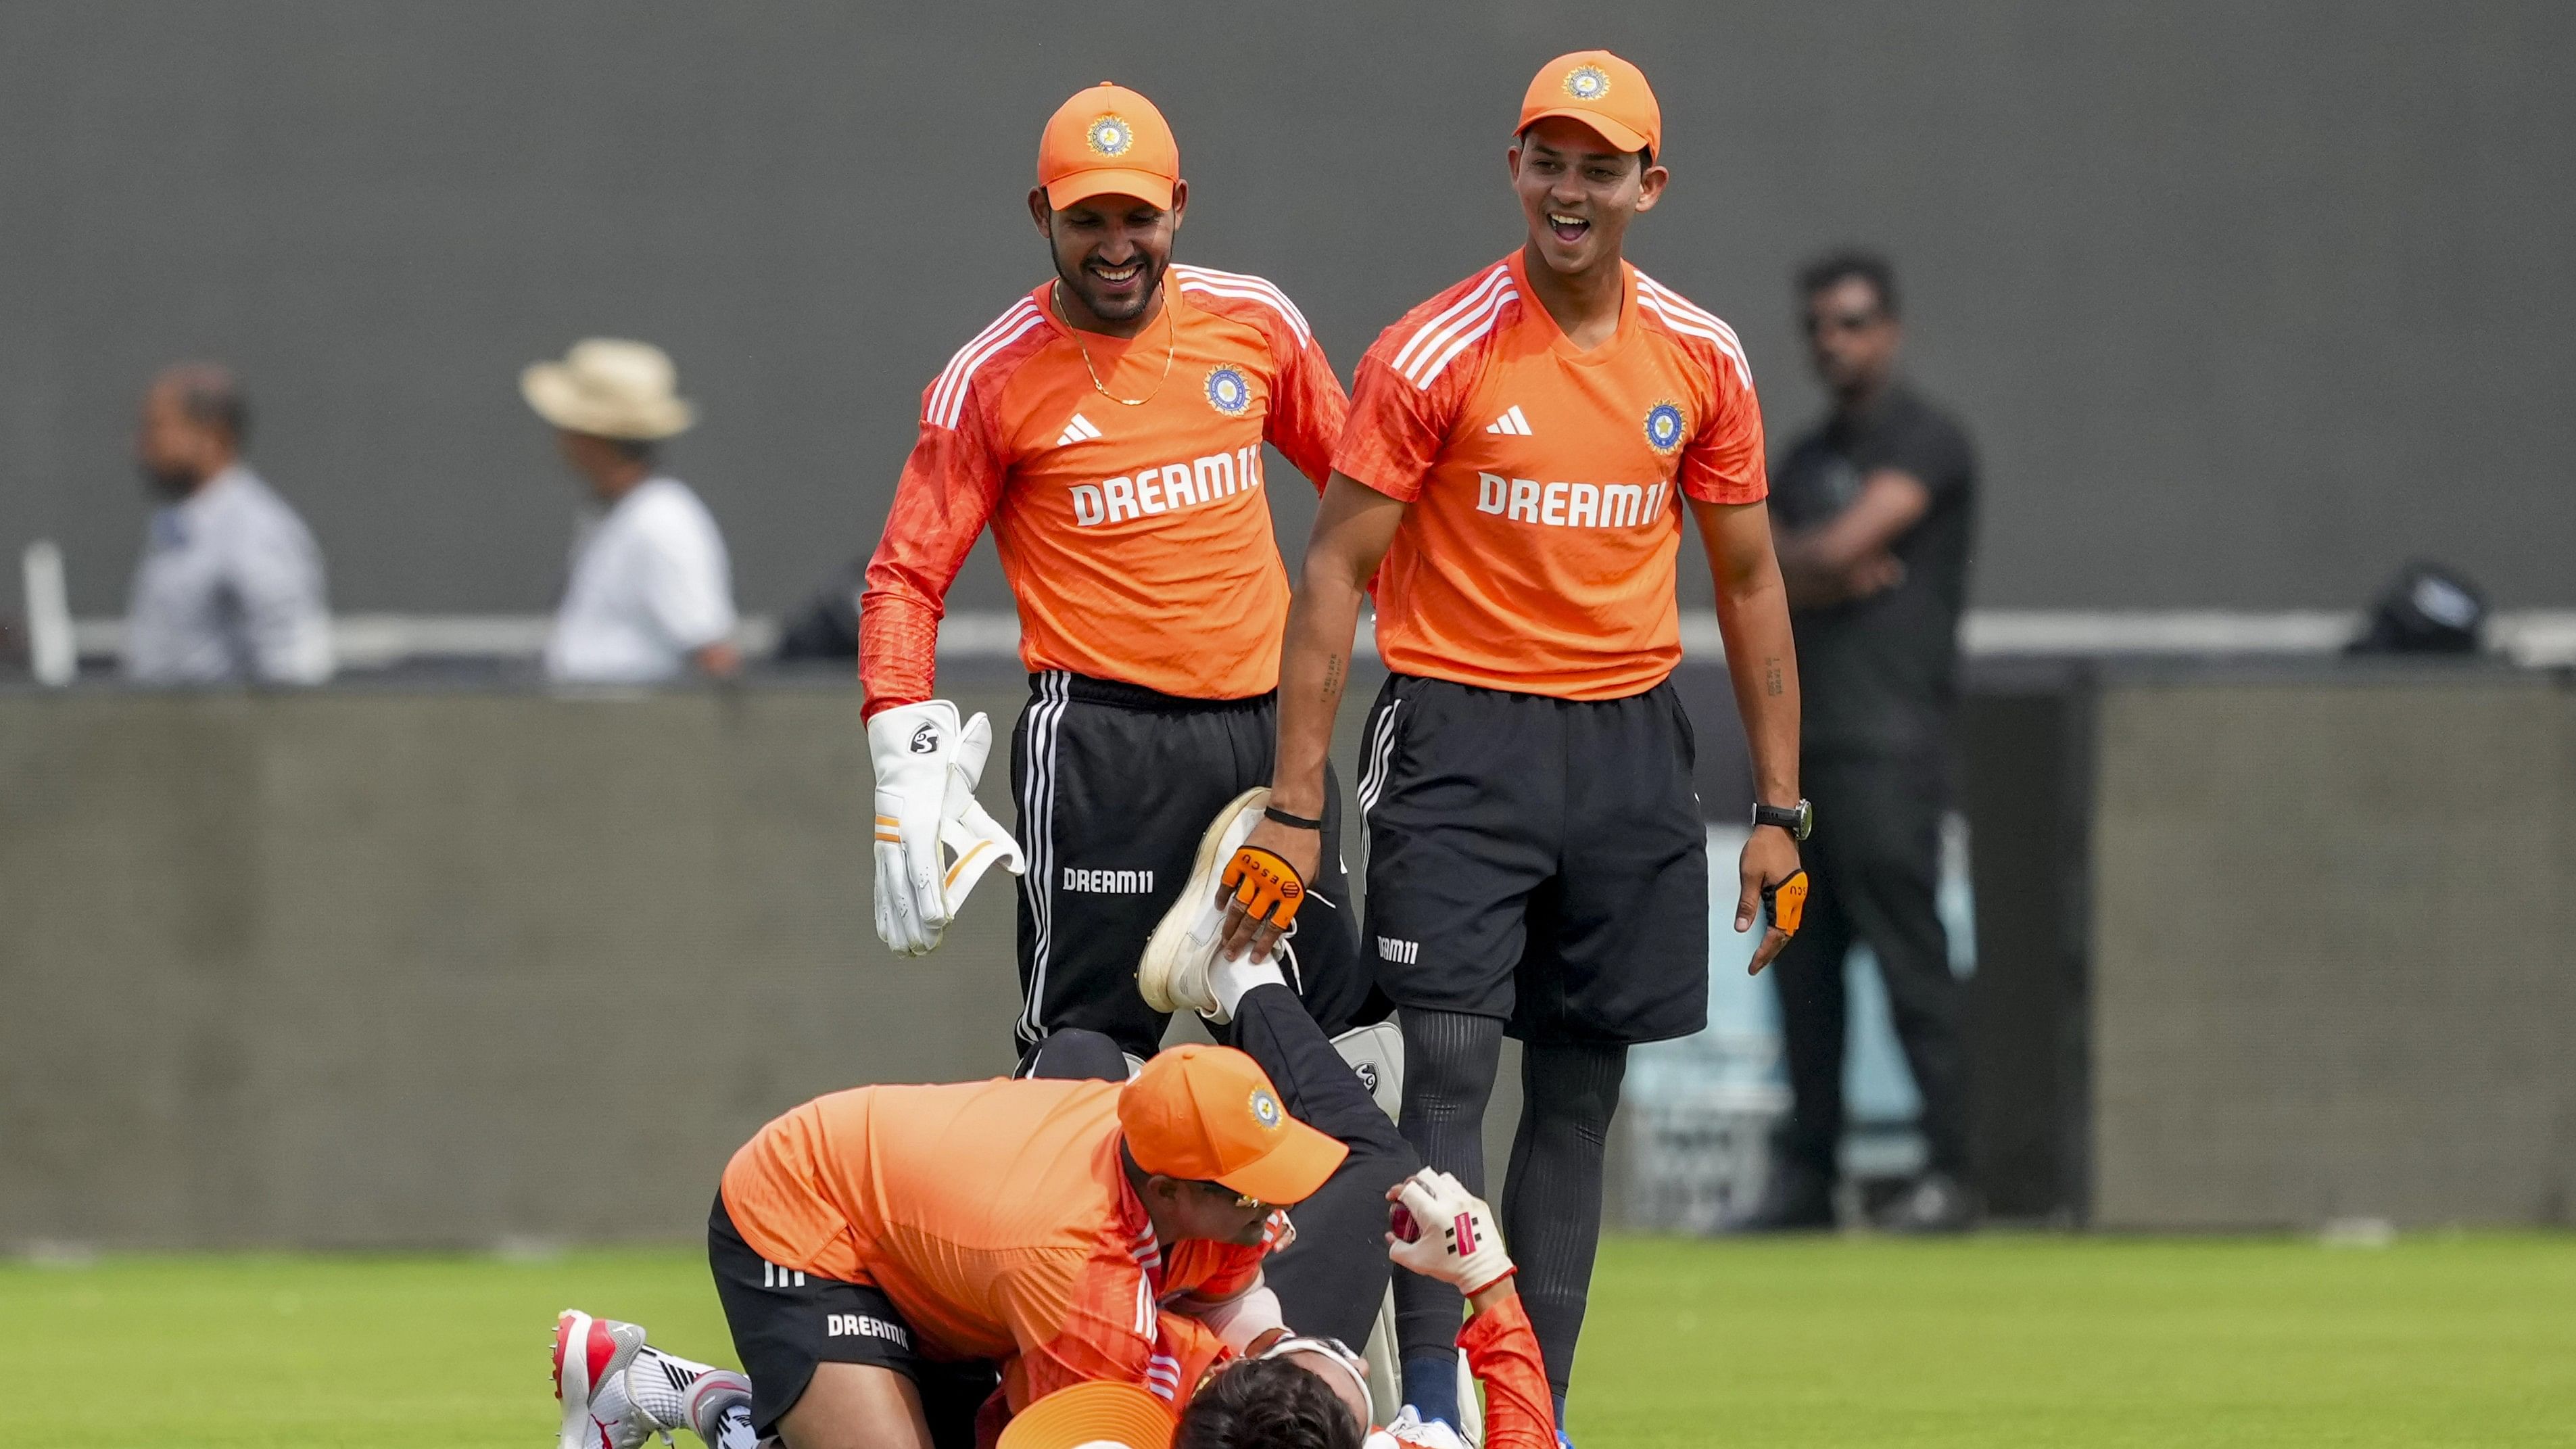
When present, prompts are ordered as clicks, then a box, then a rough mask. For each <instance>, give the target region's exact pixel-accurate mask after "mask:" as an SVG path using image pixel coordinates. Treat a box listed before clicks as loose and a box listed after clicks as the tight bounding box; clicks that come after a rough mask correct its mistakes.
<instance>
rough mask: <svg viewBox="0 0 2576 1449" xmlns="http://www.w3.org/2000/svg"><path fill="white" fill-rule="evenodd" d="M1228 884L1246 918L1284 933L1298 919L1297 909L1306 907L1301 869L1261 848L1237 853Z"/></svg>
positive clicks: (1229, 868)
mask: <svg viewBox="0 0 2576 1449" xmlns="http://www.w3.org/2000/svg"><path fill="white" fill-rule="evenodd" d="M1224 884H1225V889H1226V890H1227V891H1228V892H1230V893H1232V895H1233V896H1234V898H1235V900H1237V901H1238V902H1240V903H1242V906H1243V912H1244V914H1245V915H1247V916H1250V917H1251V918H1252V919H1254V920H1256V921H1267V922H1269V923H1270V924H1271V925H1274V926H1277V927H1279V928H1280V929H1282V930H1285V929H1287V926H1288V923H1289V922H1290V921H1293V920H1295V919H1296V918H1297V908H1298V907H1299V906H1301V905H1304V904H1305V903H1306V881H1305V878H1304V877H1303V876H1300V875H1298V874H1297V867H1295V866H1293V865H1290V864H1289V863H1288V862H1287V861H1285V860H1282V859H1281V858H1280V857H1279V856H1278V855H1277V854H1276V853H1274V852H1272V851H1267V850H1264V849H1262V848H1261V847H1260V846H1257V845H1247V846H1243V847H1242V848H1240V849H1238V850H1236V851H1235V853H1234V859H1233V860H1232V861H1231V862H1229V863H1228V864H1227V865H1226V868H1225V882H1224Z"/></svg>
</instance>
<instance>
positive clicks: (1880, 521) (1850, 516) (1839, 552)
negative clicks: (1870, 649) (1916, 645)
mask: <svg viewBox="0 0 2576 1449" xmlns="http://www.w3.org/2000/svg"><path fill="white" fill-rule="evenodd" d="M1931 507H1932V490H1931V489H1929V488H1926V487H1924V486H1923V482H1922V480H1921V479H1918V478H1916V477H1915V476H1914V475H1913V474H1911V473H1908V472H1906V471H1904V470H1903V469H1901V468H1881V469H1879V470H1878V471H1877V472H1875V473H1872V474H1870V475H1869V477H1868V478H1866V479H1864V480H1863V481H1862V483H1861V489H1860V496H1859V497H1857V498H1854V499H1853V500H1852V501H1851V506H1850V507H1848V508H1845V509H1844V510H1843V511H1842V512H1840V513H1837V514H1835V515H1834V516H1833V517H1832V518H1830V519H1827V520H1826V521H1825V522H1823V523H1820V524H1818V525H1816V526H1815V527H1814V528H1804V529H1799V530H1797V531H1796V532H1794V533H1788V534H1784V535H1782V536H1781V538H1780V573H1781V577H1782V578H1783V580H1784V581H1785V582H1786V583H1787V585H1788V589H1789V601H1790V602H1791V603H1793V604H1796V605H1798V606H1799V607H1800V608H1809V607H1813V606H1816V605H1820V604H1839V603H1841V602H1843V601H1844V600H1845V599H1857V598H1862V597H1865V596H1867V595H1870V594H1874V593H1877V592H1878V591H1879V590H1881V589H1885V588H1892V587H1894V586H1895V585H1896V584H1898V583H1900V582H1902V581H1903V580H1904V577H1905V569H1904V566H1903V565H1901V564H1899V563H1898V562H1897V561H1896V559H1895V557H1894V556H1893V555H1891V554H1890V553H1889V552H1888V550H1889V549H1890V548H1892V547H1894V546H1895V543H1896V541H1897V540H1898V539H1900V538H1902V537H1904V536H1905V531H1906V530H1907V529H1909V528H1912V527H1913V526H1914V525H1915V524H1917V523H1920V522H1922V521H1923V515H1924V514H1925V513H1927V512H1929V511H1930V510H1931Z"/></svg>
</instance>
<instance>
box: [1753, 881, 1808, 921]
mask: <svg viewBox="0 0 2576 1449" xmlns="http://www.w3.org/2000/svg"><path fill="white" fill-rule="evenodd" d="M1762 910H1763V912H1764V913H1765V914H1766V915H1768V916H1770V917H1771V924H1772V925H1774V926H1777V927H1779V928H1780V929H1781V930H1782V931H1783V932H1785V933H1787V934H1788V935H1792V936H1794V935H1796V934H1798V922H1799V921H1801V920H1802V919H1804V918H1805V917H1806V914H1807V872H1806V871H1805V869H1803V868H1801V869H1798V870H1793V871H1791V872H1789V878H1788V879H1787V880H1784V881H1782V882H1780V883H1779V884H1778V885H1767V886H1764V887H1763V888H1762Z"/></svg>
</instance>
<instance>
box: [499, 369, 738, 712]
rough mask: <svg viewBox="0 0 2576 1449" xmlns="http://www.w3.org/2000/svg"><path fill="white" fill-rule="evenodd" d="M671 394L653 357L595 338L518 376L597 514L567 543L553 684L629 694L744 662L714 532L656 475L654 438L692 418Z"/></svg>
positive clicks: (682, 493)
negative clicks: (623, 688)
mask: <svg viewBox="0 0 2576 1449" xmlns="http://www.w3.org/2000/svg"><path fill="white" fill-rule="evenodd" d="M676 384H677V379H676V377H675V375H674V372H673V369H672V367H671V359H670V356H669V354H667V353H665V352H663V351H662V349H660V348H658V347H655V346H653V345H652V344H650V343H646V342H627V341H621V340H618V339H615V338H605V337H594V338H590V339H588V340H586V341H583V342H577V343H575V344H573V347H572V350H571V351H570V352H567V353H566V354H564V358H563V360H562V361H561V362H540V363H536V364H533V365H532V366H530V367H529V368H528V369H527V370H526V371H524V372H522V373H520V374H519V393H520V396H522V397H525V398H526V399H527V400H528V406H529V407H531V408H534V409H536V413H537V416H538V417H541V418H543V419H545V420H546V421H547V422H549V423H552V424H554V426H555V433H556V443H557V446H558V447H559V448H560V449H561V450H562V452H563V458H564V462H565V463H566V464H568V465H570V467H571V468H572V470H573V472H575V473H577V474H579V475H580V476H581V477H582V479H583V480H584V481H585V482H587V483H588V484H589V485H590V491H591V494H592V496H593V497H594V498H596V499H597V500H598V505H599V508H600V510H601V511H600V512H599V513H597V514H596V515H595V516H591V517H587V518H585V519H584V521H583V523H582V525H581V529H580V532H579V533H578V534H577V535H576V536H575V537H574V540H573V550H572V576H571V581H570V583H569V584H567V585H566V587H565V589H564V597H563V604H562V607H561V608H559V609H558V610H557V611H556V613H555V627H554V634H553V636H552V637H551V638H550V639H548V640H547V641H546V674H547V675H548V676H549V677H550V678H553V679H557V680H562V681H565V682H568V683H597V684H638V683H650V682H653V681H655V680H664V679H673V678H677V677H679V676H680V675H682V674H684V673H686V672H687V671H688V670H689V669H690V668H691V667H692V666H694V667H695V668H697V669H698V670H699V671H701V672H703V673H706V674H709V675H713V676H716V677H718V678H722V677H725V676H728V675H731V674H732V673H734V671H735V670H737V669H739V668H740V667H741V665H742V656H741V654H740V652H739V651H738V650H736V649H735V647H734V643H733V631H734V622H735V620H734V610H733V581H732V566H731V564H730V562H729V561H728V560H727V558H726V555H725V545H724V535H723V534H722V533H721V532H719V531H718V530H717V528H716V521H715V517H714V515H712V514H710V513H708V512H707V506H706V504H704V503H703V502H700V501H699V499H698V495H697V494H696V493H694V492H691V491H690V489H689V486H688V485H687V484H685V483H682V482H681V481H680V480H679V479H677V478H674V477H671V476H670V475H669V474H667V473H664V472H663V471H661V467H660V445H661V444H662V442H663V441H664V440H665V439H668V438H673V437H677V436H678V435H680V434H681V433H683V432H686V431H688V429H689V427H690V425H691V424H693V423H695V422H696V421H697V414H696V410H695V409H694V408H692V407H691V406H690V405H689V402H688V400H687V399H685V398H682V397H680V396H679V395H678V393H677V390H676Z"/></svg>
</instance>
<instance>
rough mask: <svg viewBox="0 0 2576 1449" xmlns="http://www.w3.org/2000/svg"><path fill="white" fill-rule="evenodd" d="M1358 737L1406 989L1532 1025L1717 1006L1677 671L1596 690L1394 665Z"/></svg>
mask: <svg viewBox="0 0 2576 1449" xmlns="http://www.w3.org/2000/svg"><path fill="white" fill-rule="evenodd" d="M1361 746H1362V749H1363V750H1364V751H1365V754H1364V757H1363V758H1364V762H1365V771H1364V773H1363V774H1362V776H1361V779H1360V791H1359V800H1360V808H1361V810H1363V811H1364V812H1366V816H1367V820H1368V839H1369V861H1368V941H1369V944H1370V946H1371V947H1372V949H1373V950H1374V953H1375V955H1376V957H1377V977H1378V983H1379V984H1380V985H1381V986H1383V987H1384V988H1385V990H1386V994H1387V995H1389V996H1391V997H1393V998H1394V999H1395V1002H1396V1004H1397V1005H1398V1006H1412V1007H1421V1008H1429V1009H1436V1010H1441V1011H1458V1012H1466V1013H1469V1014H1471V1015H1476V1016H1491V1017H1501V1018H1503V1019H1505V1020H1506V1021H1507V1022H1508V1023H1509V1027H1508V1029H1509V1031H1510V1033H1511V1034H1512V1035H1513V1036H1516V1037H1519V1038H1521V1039H1522V1040H1524V1041H1568V1042H1572V1041H1585V1042H1644V1041H1662V1040H1664V1039H1666V1038H1669V1037H1678V1036H1688V1035H1690V1034H1692V1033H1693V1032H1696V1031H1698V1030H1700V1029H1701V1028H1702V1027H1704V1026H1706V1025H1707V1024H1708V833H1707V828H1706V827H1705V826H1704V825H1702V824H1701V822H1700V818H1699V809H1698V797H1697V796H1696V795H1694V794H1693V793H1692V791H1691V764H1692V756H1693V754H1694V752H1695V746H1694V744H1693V741H1692V735H1691V725H1690V717H1689V716H1688V715H1687V714H1685V713H1684V712H1683V710H1682V703H1681V698H1680V696H1679V695H1678V694H1677V693H1675V691H1674V689H1673V687H1672V685H1671V684H1670V683H1669V682H1667V683H1664V684H1659V685H1656V686H1655V687H1654V688H1653V689H1650V690H1647V691H1646V692H1645V693H1643V694H1637V695H1631V696H1629V697H1628V698H1626V699H1611V700H1597V701H1588V702H1587V701H1577V700H1564V699H1554V698H1551V697H1549V696H1546V695H1538V694H1514V693H1511V692H1508V691H1505V690H1498V689H1479V688H1476V687H1474V686H1472V685H1465V684H1452V683H1450V682H1449V681H1447V680H1441V679H1421V678H1415V677H1412V676H1408V675H1392V676H1390V677H1389V678H1388V679H1387V681H1386V687H1385V688H1383V689H1381V690H1379V691H1378V697H1377V703H1376V705H1375V706H1373V707H1372V708H1371V709H1370V711H1369V717H1368V728H1367V731H1366V733H1364V734H1363V735H1362V736H1361Z"/></svg>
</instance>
